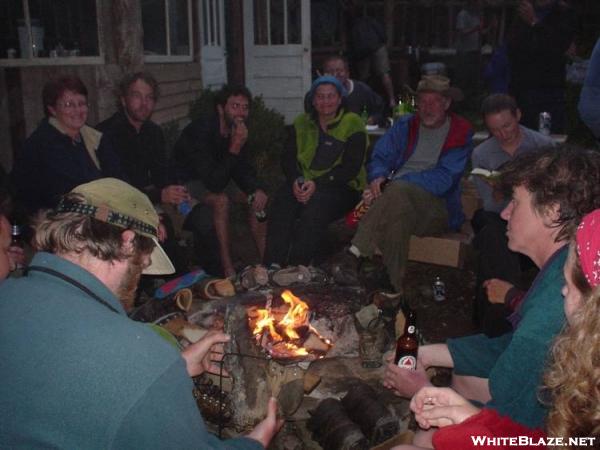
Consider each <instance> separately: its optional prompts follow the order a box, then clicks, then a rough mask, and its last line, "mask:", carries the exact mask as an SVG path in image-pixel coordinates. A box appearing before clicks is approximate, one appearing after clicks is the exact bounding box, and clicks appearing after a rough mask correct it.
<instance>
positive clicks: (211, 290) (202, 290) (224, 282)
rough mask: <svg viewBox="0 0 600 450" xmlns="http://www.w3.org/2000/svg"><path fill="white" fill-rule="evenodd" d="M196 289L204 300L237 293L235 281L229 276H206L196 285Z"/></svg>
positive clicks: (231, 295)
mask: <svg viewBox="0 0 600 450" xmlns="http://www.w3.org/2000/svg"><path fill="white" fill-rule="evenodd" d="M194 291H196V292H198V294H199V296H200V297H201V298H203V299H204V300H217V299H220V298H223V297H233V296H234V295H235V288H234V287H233V283H232V282H231V280H229V279H228V278H205V279H204V280H202V281H201V282H200V283H198V285H196V286H194Z"/></svg>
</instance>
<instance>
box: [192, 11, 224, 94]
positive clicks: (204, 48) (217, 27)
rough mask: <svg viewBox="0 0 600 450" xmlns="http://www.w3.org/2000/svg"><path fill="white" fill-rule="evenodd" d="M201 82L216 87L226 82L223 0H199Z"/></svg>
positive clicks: (212, 87) (206, 86) (207, 86)
mask: <svg viewBox="0 0 600 450" xmlns="http://www.w3.org/2000/svg"><path fill="white" fill-rule="evenodd" d="M198 11H199V14H200V24H201V25H200V43H201V47H200V62H201V64H202V84H203V86H204V87H205V88H211V89H218V88H219V87H221V86H222V85H224V84H225V83H226V82H227V63H226V58H225V56H226V55H225V14H224V12H225V11H224V0H200V1H199V7H198Z"/></svg>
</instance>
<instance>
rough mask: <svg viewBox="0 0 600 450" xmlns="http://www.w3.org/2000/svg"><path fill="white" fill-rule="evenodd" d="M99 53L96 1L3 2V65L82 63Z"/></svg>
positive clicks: (0, 53) (0, 48)
mask: <svg viewBox="0 0 600 450" xmlns="http://www.w3.org/2000/svg"><path fill="white" fill-rule="evenodd" d="M99 56H100V53H99V46H98V22H97V11H96V0H62V1H53V0H2V1H0V60H2V64H3V65H28V64H31V65H33V64H35V65H40V64H69V62H71V63H73V64H82V63H85V62H99V61H101V58H99ZM84 59H87V60H88V61H85V60H84Z"/></svg>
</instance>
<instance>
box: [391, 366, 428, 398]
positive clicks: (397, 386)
mask: <svg viewBox="0 0 600 450" xmlns="http://www.w3.org/2000/svg"><path fill="white" fill-rule="evenodd" d="M392 359H393V356H390V357H389V358H388V364H387V365H386V366H385V370H384V372H383V385H384V386H385V387H386V388H388V389H391V390H392V391H394V394H396V395H397V396H399V397H405V398H411V397H412V396H413V395H415V392H417V391H418V390H419V389H421V388H422V387H423V386H430V385H431V384H430V382H429V378H428V377H427V373H426V372H425V367H424V366H423V363H422V361H421V360H419V359H417V370H409V369H404V368H401V367H398V366H397V365H396V364H394V362H393V360H392Z"/></svg>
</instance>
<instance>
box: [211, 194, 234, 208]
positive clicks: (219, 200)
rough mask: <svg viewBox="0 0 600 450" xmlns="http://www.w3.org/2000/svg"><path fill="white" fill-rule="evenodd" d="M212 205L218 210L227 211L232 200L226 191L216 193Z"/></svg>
mask: <svg viewBox="0 0 600 450" xmlns="http://www.w3.org/2000/svg"><path fill="white" fill-rule="evenodd" d="M211 203H212V207H213V209H214V210H215V211H216V212H221V213H227V212H228V211H229V205H230V203H231V201H230V200H229V197H228V196H227V194H225V193H224V192H221V193H219V194H214V196H213V199H212V202H211Z"/></svg>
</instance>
